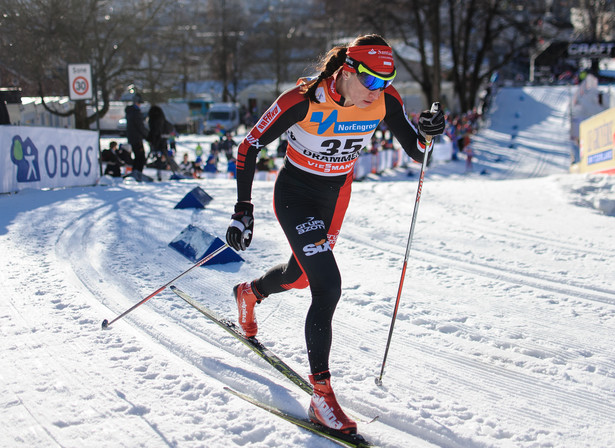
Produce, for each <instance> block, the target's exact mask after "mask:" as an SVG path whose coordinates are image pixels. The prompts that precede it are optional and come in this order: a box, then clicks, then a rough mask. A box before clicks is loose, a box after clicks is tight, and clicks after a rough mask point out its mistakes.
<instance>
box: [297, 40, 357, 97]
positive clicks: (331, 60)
mask: <svg viewBox="0 0 615 448" xmlns="http://www.w3.org/2000/svg"><path fill="white" fill-rule="evenodd" d="M346 48H347V47H345V46H343V47H334V48H332V49H331V50H329V52H328V53H327V54H326V55H325V57H324V58H323V59H322V60H321V61H320V63H319V64H318V65H317V66H316V69H317V70H320V74H319V75H318V77H317V78H314V79H312V80H310V81H308V82H306V83H305V84H303V86H302V89H301V91H302V93H303V94H304V95H305V96H307V97H308V98H309V99H310V101H312V102H313V103H318V102H319V101H318V100H317V99H316V88H317V87H318V84H320V81H322V80H323V79H327V78H328V77H329V76H333V74H334V73H335V72H336V71H337V69H338V68H340V67H341V66H342V65H344V62H345V61H346Z"/></svg>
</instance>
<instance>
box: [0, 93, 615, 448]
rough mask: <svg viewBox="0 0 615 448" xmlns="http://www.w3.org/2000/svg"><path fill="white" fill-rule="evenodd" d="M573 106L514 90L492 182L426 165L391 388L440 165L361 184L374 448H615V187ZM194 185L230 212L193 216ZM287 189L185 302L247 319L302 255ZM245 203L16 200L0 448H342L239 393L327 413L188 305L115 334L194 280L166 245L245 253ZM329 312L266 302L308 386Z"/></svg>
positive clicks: (1, 220) (480, 137) (7, 248)
mask: <svg viewBox="0 0 615 448" xmlns="http://www.w3.org/2000/svg"><path fill="white" fill-rule="evenodd" d="M570 95H571V92H570V89H569V88H566V87H562V88H541V87H526V88H516V89H513V88H510V89H502V90H500V91H499V92H498V95H497V97H496V98H495V100H494V104H493V106H492V109H491V111H490V115H489V117H487V119H486V121H485V123H484V125H483V127H482V128H481V129H480V131H479V133H478V134H477V135H476V136H474V138H473V143H472V145H473V148H474V153H475V159H474V167H473V171H472V172H471V173H466V172H465V162H464V155H463V154H461V155H460V157H459V160H458V161H448V162H445V161H442V162H437V163H434V164H433V165H432V166H431V167H430V168H429V169H428V171H427V174H426V177H425V183H424V185H423V191H422V197H421V202H420V208H419V211H418V215H417V222H416V230H415V232H414V239H413V242H412V247H411V251H410V256H409V259H408V270H407V273H406V277H405V283H404V287H403V291H402V295H401V300H400V305H399V313H398V315H397V320H396V323H395V328H394V333H393V338H392V343H391V348H390V352H389V355H388V360H387V363H386V369H385V371H384V375H383V378H382V380H383V384H382V386H381V387H379V386H377V385H376V384H375V381H374V380H375V378H377V377H378V375H379V372H380V368H381V364H382V359H383V355H384V350H385V345H386V341H387V336H388V332H389V328H390V324H391V318H392V313H393V308H394V304H395V299H396V295H397V290H398V286H399V283H400V275H401V270H402V265H403V260H404V254H405V250H406V243H407V240H408V234H409V228H410V222H411V218H412V212H413V208H414V203H415V197H416V187H417V179H418V171H419V165H413V166H412V167H410V168H409V169H396V170H392V171H390V172H386V173H384V174H382V175H380V176H369V178H367V179H366V180H364V181H362V182H355V184H354V185H353V189H354V192H353V199H352V201H351V204H350V208H349V210H348V213H347V216H346V220H345V223H344V225H343V227H342V233H341V236H340V238H339V240H338V243H337V245H336V247H335V253H336V258H337V260H338V263H339V266H340V269H341V271H342V277H343V293H342V300H341V302H340V304H339V306H338V309H337V311H336V314H335V317H334V343H333V348H332V354H331V370H332V374H333V386H334V389H335V391H336V393H337V396H338V399H339V401H340V402H341V403H342V405H343V406H344V407H345V408H346V409H347V410H348V411H349V413H350V414H352V415H353V416H354V417H356V418H358V419H359V430H360V432H361V433H362V434H364V435H365V437H366V438H368V439H369V440H370V441H372V442H373V443H374V444H376V445H378V446H382V447H400V448H408V447H476V448H483V447H528V448H529V447H558V448H559V447H571V448H572V447H574V448H577V447H591V448H598V447H605V448H606V447H609V446H613V445H612V444H613V441H614V440H615V349H614V346H615V345H614V343H613V335H615V284H614V282H613V274H614V273H615V256H614V255H615V231H614V230H615V216H613V212H612V211H611V210H612V203H613V201H614V200H615V181H614V180H613V178H612V177H606V176H590V175H571V174H568V165H569V160H570V156H569V154H570V146H569V145H570V142H569V137H568V136H569V131H568V127H569V124H568V123H569V117H568V110H569V101H570ZM205 139H206V137H204V136H182V137H181V138H180V139H179V140H178V152H179V153H182V152H183V151H193V150H194V147H195V146H196V143H197V142H200V141H203V142H204V143H206V142H207V140H205ZM408 171H409V172H410V174H412V175H411V176H408ZM196 186H200V187H201V188H203V189H204V190H205V191H206V192H207V193H208V194H209V195H210V196H212V197H213V198H214V200H213V201H212V202H211V203H210V204H208V205H207V207H206V208H205V209H204V210H194V209H183V210H181V209H174V206H175V205H176V204H177V203H178V202H179V201H180V200H181V199H182V198H183V197H184V196H185V195H186V194H187V193H188V192H189V191H190V190H192V189H193V188H195V187H196ZM272 189H273V183H272V182H271V181H258V180H257V181H255V184H254V194H253V196H254V205H255V220H256V224H255V235H254V240H253V243H252V245H251V246H250V248H249V249H248V250H247V251H246V252H242V253H241V256H242V257H243V258H244V259H245V260H246V261H245V262H244V263H230V264H225V265H214V266H211V267H199V268H197V269H195V270H193V271H191V272H190V273H189V274H187V275H185V276H183V277H181V278H180V279H179V280H178V281H177V282H176V283H175V284H176V285H177V287H179V288H180V289H182V290H184V291H186V292H187V293H189V294H190V295H192V296H193V297H194V298H195V299H196V300H198V301H200V302H202V303H203V304H205V305H207V306H208V307H210V308H211V309H212V310H214V311H215V312H217V313H219V314H221V315H223V316H225V317H228V318H230V319H236V310H235V307H234V302H233V299H232V296H231V289H232V287H233V285H235V284H236V283H239V282H241V281H248V280H252V279H254V278H256V277H258V276H260V275H262V273H263V272H264V271H265V270H266V269H268V268H269V267H271V266H273V265H275V264H278V263H280V262H283V261H285V260H287V258H288V256H289V254H290V252H289V248H288V246H287V243H286V241H285V238H284V236H283V234H282V232H281V230H280V227H279V226H278V224H277V221H276V220H275V217H274V214H273V210H272ZM235 197H236V196H235V184H234V181H232V180H230V179H225V178H216V179H202V180H197V179H195V180H184V181H163V182H154V183H136V182H134V181H131V180H130V179H126V180H122V179H119V180H118V179H114V180H107V181H106V182H101V185H99V186H94V187H86V188H70V189H65V190H55V191H33V190H26V191H21V192H19V193H18V194H14V195H4V196H2V197H0V211H1V213H0V253H1V254H2V255H1V258H0V278H1V280H2V281H1V282H0V297H1V300H0V331H1V335H2V339H1V341H2V343H1V344H0V446H3V447H28V448H38V447H40V448H42V447H45V448H46V447H55V446H58V447H148V448H155V447H275V448H280V447H321V448H324V447H333V446H335V445H334V444H333V442H330V441H327V440H325V439H323V438H321V437H318V436H316V435H313V434H311V433H309V432H306V431H305V430H302V429H300V428H298V427H295V426H294V425H291V424H289V423H287V422H285V421H283V420H281V419H279V418H277V417H275V416H272V415H270V414H268V413H267V412H265V411H262V410H260V409H258V408H255V407H254V406H252V405H250V404H248V403H246V402H244V401H242V400H240V399H238V398H236V397H234V396H232V395H230V394H229V393H227V392H226V391H225V390H224V387H225V386H229V387H232V388H234V389H236V390H238V391H241V392H244V393H247V394H249V395H252V396H254V397H256V398H258V399H260V400H263V401H265V402H267V403H272V404H275V405H277V406H280V407H281V408H282V409H284V410H287V411H289V412H293V413H296V414H299V415H305V413H306V407H307V405H308V403H309V396H308V395H307V394H305V393H304V392H302V391H301V390H299V388H297V387H296V386H295V385H294V384H292V383H291V382H290V381H288V380H287V379H286V378H284V377H283V376H282V375H281V374H279V373H278V372H277V371H275V370H274V369H273V368H272V367H271V366H269V365H268V364H267V363H265V362H263V361H262V360H261V359H260V358H259V357H257V356H256V355H254V354H253V353H252V352H251V351H249V350H248V349H247V348H245V347H244V346H243V345H242V344H240V343H239V342H238V341H237V340H235V339H234V338H232V337H231V336H229V335H228V334H226V333H225V332H224V331H223V330H222V329H220V328H219V327H217V326H215V325H214V324H212V323H211V322H210V321H208V320H207V319H206V318H205V317H203V316H202V315H201V314H199V313H198V312H197V311H196V310H195V309H194V308H192V307H191V306H189V305H188V304H187V303H185V302H183V301H182V300H181V299H179V298H178V297H177V296H176V295H175V294H173V293H172V292H171V291H170V290H169V289H165V290H163V291H162V292H161V293H159V294H158V295H156V296H155V297H153V298H152V299H151V300H149V301H147V302H146V303H144V304H143V305H142V306H140V307H138V308H136V309H135V310H134V311H132V312H131V313H129V314H128V315H126V316H125V317H124V318H122V319H120V320H119V321H117V322H116V323H114V324H113V325H112V326H111V327H110V328H109V329H108V330H105V331H103V330H102V329H101V322H102V320H103V319H105V318H106V319H109V320H111V319H112V318H114V317H116V316H118V315H119V314H121V313H122V312H124V311H125V310H127V309H128V308H130V307H131V306H133V305H134V304H136V303H137V302H139V301H140V300H141V299H143V298H145V297H147V296H148V295H149V294H151V293H152V292H154V291H156V290H157V289H158V288H159V287H161V286H162V285H164V284H166V283H167V282H169V281H170V280H171V279H173V278H174V277H176V276H177V275H179V274H181V273H182V272H184V271H185V270H187V269H188V268H190V267H191V266H192V262H190V261H189V260H187V259H186V258H184V257H183V256H182V255H180V254H179V253H177V252H176V251H174V250H173V249H171V248H170V247H169V246H168V244H169V242H170V241H171V240H173V238H175V237H176V236H177V235H178V234H179V233H180V232H181V231H182V230H183V229H184V228H185V227H187V226H188V225H189V224H193V225H195V226H197V227H199V228H201V229H203V230H205V231H207V232H209V233H211V234H213V235H216V236H219V237H220V238H221V239H224V234H225V231H226V227H227V225H228V223H229V217H230V214H231V212H232V208H233V204H234V202H235ZM609 207H611V208H609ZM309 303H310V296H309V290H293V291H289V292H286V293H284V294H279V295H272V296H270V297H269V298H267V299H266V300H264V301H263V303H262V304H260V305H258V307H257V316H258V321H259V339H260V340H261V341H262V342H263V343H264V344H265V345H267V346H268V347H269V348H270V349H271V350H273V351H274V352H276V353H277V354H278V355H279V356H280V357H282V358H283V359H284V360H286V361H287V362H288V364H289V365H290V366H291V367H293V368H294V369H296V370H297V371H298V372H299V373H301V374H302V375H304V376H305V377H307V374H308V373H309V372H308V363H307V355H306V350H305V342H304V336H303V324H304V318H305V314H306V310H307V308H308V306H309ZM375 417H377V419H376V420H374V421H372V419H374V418H375Z"/></svg>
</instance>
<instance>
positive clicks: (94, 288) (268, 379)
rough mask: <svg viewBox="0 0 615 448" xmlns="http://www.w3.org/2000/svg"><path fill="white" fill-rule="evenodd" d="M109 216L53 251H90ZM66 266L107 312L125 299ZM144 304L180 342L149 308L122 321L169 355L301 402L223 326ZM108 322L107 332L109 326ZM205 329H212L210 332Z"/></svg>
mask: <svg viewBox="0 0 615 448" xmlns="http://www.w3.org/2000/svg"><path fill="white" fill-rule="evenodd" d="M112 209H114V210H116V211H117V208H116V207H112ZM119 214H121V212H119ZM111 220H112V213H111V212H110V208H109V207H108V206H104V207H100V208H98V209H96V210H91V211H90V212H88V213H85V214H83V215H81V216H80V217H79V219H77V220H74V221H73V222H71V223H70V224H69V225H68V226H67V227H66V228H65V229H64V231H63V232H62V235H61V236H60V237H59V238H58V240H57V244H56V251H57V252H58V253H59V254H61V258H63V259H65V260H72V259H79V257H72V256H71V251H72V250H80V249H81V248H84V247H85V248H86V250H87V251H88V252H89V251H90V250H94V249H93V248H92V247H91V245H90V244H89V242H91V241H95V238H93V236H94V235H95V233H96V226H98V225H108V224H109V221H111ZM73 238H76V239H78V241H77V242H75V241H74V240H73ZM73 248H74V249H73ZM71 269H72V271H73V272H74V274H75V275H76V277H77V278H78V279H79V281H80V282H81V283H82V284H83V285H84V287H85V288H86V289H87V290H89V291H90V292H91V293H92V295H93V296H94V297H96V298H97V299H98V300H99V301H100V302H101V303H102V304H103V305H105V306H107V307H110V308H109V309H110V311H112V309H113V308H118V307H119V306H122V305H121V302H125V300H122V301H120V302H118V303H111V300H110V299H108V298H106V297H107V294H105V291H103V290H101V286H100V278H104V277H105V275H104V273H103V274H101V273H99V272H98V270H97V269H96V268H95V267H94V266H93V264H92V263H91V262H88V263H87V264H85V265H84V264H79V265H75V264H73V263H71ZM135 289H138V288H135ZM123 292H125V293H127V294H128V295H127V296H126V297H130V296H133V295H134V296H135V297H137V295H136V291H123ZM162 294H164V291H163V292H161V293H160V295H162ZM169 294H172V295H173V296H174V294H173V293H171V292H169ZM156 297H157V296H156ZM153 301H154V298H152V302H153ZM135 302H136V299H135ZM144 305H145V304H144ZM169 305H170V309H169ZM129 306H130V305H129ZM279 306H280V305H277V306H276V307H275V309H278V308H279ZM148 308H150V309H151V310H152V311H155V312H156V316H158V319H156V320H161V321H164V322H165V324H166V325H169V324H173V325H175V326H176V327H178V328H181V329H182V330H184V333H185V337H184V338H181V341H182V342H181V343H180V342H179V341H178V340H177V339H173V338H170V337H168V336H167V334H166V333H165V332H164V331H163V330H159V329H158V328H159V325H154V324H152V323H151V321H150V319H149V317H151V316H152V313H148V316H147V317H142V316H140V315H138V314H136V313H135V315H131V314H129V315H127V316H125V317H124V318H123V320H124V321H126V323H128V324H129V325H132V326H134V327H136V328H137V329H138V330H140V331H141V332H143V333H144V334H145V335H147V336H148V338H149V339H150V340H151V341H152V342H155V343H157V344H159V345H160V346H161V347H163V348H164V349H165V350H166V351H167V352H168V353H169V354H170V355H171V356H173V357H175V358H177V359H181V360H182V361H183V362H185V363H187V364H189V365H190V366H192V367H195V368H197V369H198V370H200V371H201V372H202V373H203V374H205V375H207V376H209V377H212V378H215V379H216V380H218V381H219V382H220V383H222V384H223V385H226V386H229V387H231V388H234V389H236V390H239V391H243V392H244V393H256V396H258V395H259V394H258V393H257V392H256V391H258V390H259V389H260V388H263V387H265V388H266V389H267V390H270V389H275V390H276V391H278V392H277V394H278V395H279V392H280V391H282V390H284V391H286V393H288V391H289V389H290V390H292V391H293V392H292V396H293V399H294V400H297V397H296V396H299V397H300V400H303V401H305V397H304V396H303V395H304V393H303V392H300V391H298V390H296V386H294V385H293V384H292V383H290V381H289V380H287V379H285V378H284V376H282V375H281V374H279V373H278V372H275V371H273V367H271V366H270V365H269V364H267V363H266V361H264V360H262V359H260V358H259V357H258V356H257V355H255V354H254V353H252V352H251V351H250V350H249V349H248V348H244V347H243V346H242V345H241V343H240V342H239V341H237V340H236V339H235V338H233V337H232V336H227V335H225V334H222V336H221V337H220V334H219V333H220V332H222V331H223V330H221V329H218V328H217V327H216V326H215V324H213V323H211V322H209V321H208V320H207V319H206V318H202V319H196V322H197V324H196V325H197V326H196V327H195V326H194V325H190V324H188V323H186V322H187V321H186V320H185V319H182V318H181V316H177V312H178V310H179V312H181V313H185V312H187V311H189V310H190V309H192V308H191V307H190V306H189V305H185V306H184V304H183V303H182V304H181V305H179V306H176V305H174V303H172V302H171V303H169V302H168V301H161V300H160V298H159V300H158V301H157V302H153V303H149V307H148ZM212 309H214V311H216V312H219V311H218V310H216V309H215V307H212ZM116 311H117V310H116ZM120 322H121V321H118V322H117V323H115V324H114V325H113V327H115V326H116V325H119V324H120ZM113 327H111V328H110V329H109V330H106V331H114V328H113ZM210 332H212V333H211V334H210ZM263 342H264V343H265V344H266V345H269V346H270V347H271V346H272V344H271V343H268V342H267V341H266V340H265V339H263ZM203 344H206V345H209V346H212V347H215V348H217V349H218V350H221V351H223V352H224V353H227V354H229V355H231V358H232V362H233V364H232V365H228V364H227V363H228V361H229V360H228V359H227V357H224V356H220V355H219V354H216V353H214V354H211V353H210V350H207V355H202V354H201V353H200V351H199V348H200V347H202V346H203ZM274 351H275V348H274ZM246 354H247V356H246ZM285 361H287V362H288V363H289V365H290V366H291V367H293V368H295V366H293V363H292V362H290V361H288V360H285ZM248 366H249V368H248ZM246 381H249V382H250V383H251V384H252V386H248V385H247V384H246ZM286 383H288V384H286ZM267 397H268V395H263V396H260V397H259V398H260V399H262V400H264V401H267V399H268V398H267ZM356 408H357V407H356V406H355V407H353V409H356ZM362 409H363V410H364V409H368V410H371V408H364V407H363V408H362ZM358 418H360V419H361V420H362V421H369V418H367V417H365V416H364V415H359V416H358ZM276 420H277V419H276ZM276 420H273V421H276ZM382 424H387V426H390V427H391V428H393V429H395V430H397V431H399V432H400V433H403V434H407V435H408V437H414V438H420V433H421V430H420V429H417V428H408V427H407V426H406V425H403V424H397V422H395V421H394V420H390V421H388V422H387V419H383V420H382ZM409 429H415V431H414V432H408V430H409ZM417 433H419V435H417ZM435 437H436V439H438V440H440V442H442V443H444V445H442V446H447V447H449V448H455V447H461V446H462V445H458V444H456V443H454V442H453V441H451V440H448V439H446V438H445V437H444V436H441V435H435Z"/></svg>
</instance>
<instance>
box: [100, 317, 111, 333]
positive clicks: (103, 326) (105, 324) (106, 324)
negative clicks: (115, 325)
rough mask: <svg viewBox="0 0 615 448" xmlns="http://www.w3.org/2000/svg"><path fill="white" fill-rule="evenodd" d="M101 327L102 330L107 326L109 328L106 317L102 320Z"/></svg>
mask: <svg viewBox="0 0 615 448" xmlns="http://www.w3.org/2000/svg"><path fill="white" fill-rule="evenodd" d="M101 327H102V329H103V330H106V329H107V328H109V321H108V320H107V319H105V320H103V321H102V325H101Z"/></svg>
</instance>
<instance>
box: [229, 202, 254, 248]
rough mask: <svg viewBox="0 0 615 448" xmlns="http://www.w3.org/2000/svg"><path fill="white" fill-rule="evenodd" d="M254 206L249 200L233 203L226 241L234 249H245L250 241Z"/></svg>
mask: <svg viewBox="0 0 615 448" xmlns="http://www.w3.org/2000/svg"><path fill="white" fill-rule="evenodd" d="M253 211H254V206H253V205H252V204H250V203H249V202H238V203H237V204H235V213H233V216H231V223H230V224H229V227H228V229H227V230H226V242H227V243H228V245H229V246H231V247H232V248H233V249H235V250H246V249H247V248H248V246H249V245H250V243H251V242H252V232H253V231H254V215H253V214H252V212H253Z"/></svg>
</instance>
